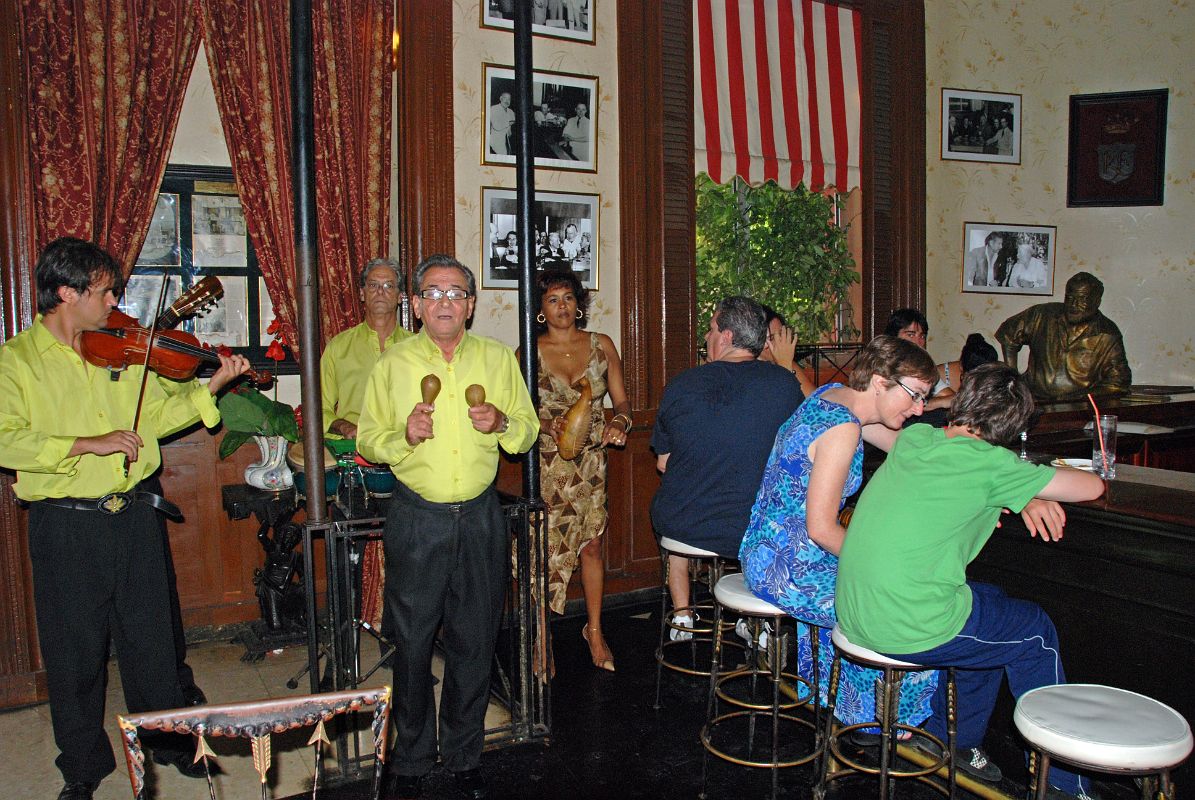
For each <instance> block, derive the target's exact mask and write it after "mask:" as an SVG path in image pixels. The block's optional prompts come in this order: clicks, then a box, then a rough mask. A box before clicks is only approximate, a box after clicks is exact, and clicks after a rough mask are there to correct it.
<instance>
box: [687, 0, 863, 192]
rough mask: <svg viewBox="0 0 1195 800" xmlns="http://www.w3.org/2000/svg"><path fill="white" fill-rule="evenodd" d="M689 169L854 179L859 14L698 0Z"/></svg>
mask: <svg viewBox="0 0 1195 800" xmlns="http://www.w3.org/2000/svg"><path fill="white" fill-rule="evenodd" d="M693 26H694V29H693V41H694V48H693V56H694V58H693V61H694V69H693V81H694V87H693V89H694V91H693V113H694V134H695V142H694V144H695V147H696V151H697V152H696V165H697V172H706V173H708V174H709V176H710V177H711V178H713V179H714V180H715V181H717V182H718V183H724V182H726V181H728V180H730V179H731V178H732V177H734V176H735V175H738V176H740V177H742V178H743V179H745V180H747V181H748V182H750V183H752V184H759V183H763V182H764V181H768V180H774V181H776V182H777V183H778V184H780V185H781V186H783V187H784V188H786V189H792V188H793V187H795V186H797V185H798V184H800V183H804V184H805V185H806V186H808V187H809V188H810V189H814V190H818V189H821V188H822V187H824V186H825V185H827V184H832V185H833V186H835V187H837V188H838V189H839V190H840V191H846V190H848V189H850V188H853V187H855V186H858V185H859V164H860V156H859V151H860V145H859V121H860V116H861V114H860V108H861V106H860V99H859V94H860V92H859V74H860V63H859V62H860V58H861V52H862V47H861V42H860V36H861V27H862V24H861V21H860V16H859V12H857V11H852V10H850V9H846V8H841V7H839V6H834V5H829V4H827V3H820V2H816V1H815V0H698V1H697V13H696V14H695V15H694V19H693Z"/></svg>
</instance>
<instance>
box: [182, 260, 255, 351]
mask: <svg viewBox="0 0 1195 800" xmlns="http://www.w3.org/2000/svg"><path fill="white" fill-rule="evenodd" d="M220 282H221V283H222V284H224V296H223V297H221V298H220V300H219V301H217V302H216V304H215V305H214V306H212V307H211V309H210V310H209V311H208V312H207V313H206V314H204V315H203V316H202V317H199V318H197V319H196V320H195V335H196V336H197V337H199V339H200V340H201V341H203V342H204V343H206V344H210V345H212V346H213V347H218V346H219V345H227V346H228V347H248V345H249V299H248V291H247V286H248V282H247V280H246V278H245V277H244V276H232V275H225V276H224V277H222V278H221V279H220Z"/></svg>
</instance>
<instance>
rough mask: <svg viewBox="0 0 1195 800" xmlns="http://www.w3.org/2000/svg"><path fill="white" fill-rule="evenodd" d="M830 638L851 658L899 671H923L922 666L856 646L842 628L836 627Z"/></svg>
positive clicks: (859, 645)
mask: <svg viewBox="0 0 1195 800" xmlns="http://www.w3.org/2000/svg"><path fill="white" fill-rule="evenodd" d="M830 638H831V639H833V640H834V646H835V647H837V648H838V649H839V650H841V651H842V652H843V653H845V654H846V655H848V656H850V657H851V658H854V659H857V660H860V661H868V662H871V663H872V664H880V665H888V666H891V667H896V668H897V669H922V666H921V665H920V664H914V663H912V662H909V661H898V660H897V659H895V658H889V657H888V656H884V655H880V654H879V653H877V652H876V651H874V650H868V649H867V648H866V647H864V646H863V645H861V644H855V643H854V642H852V641H851V640H850V639H848V638H847V635H846V634H845V633H843V632H842V628H840V627H839V626H837V625H835V626H834V630H833V631H831V632H830Z"/></svg>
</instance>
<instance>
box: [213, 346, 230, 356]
mask: <svg viewBox="0 0 1195 800" xmlns="http://www.w3.org/2000/svg"><path fill="white" fill-rule="evenodd" d="M216 352H217V353H219V354H220V355H222V356H224V357H225V358H228V357H229V356H231V355H232V348H231V347H229V346H228V345H226V344H222V345H220V346H219V347H217V348H216Z"/></svg>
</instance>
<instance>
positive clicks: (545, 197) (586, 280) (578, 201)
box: [479, 186, 599, 290]
mask: <svg viewBox="0 0 1195 800" xmlns="http://www.w3.org/2000/svg"><path fill="white" fill-rule="evenodd" d="M481 207H482V209H483V213H484V217H483V220H484V221H483V223H482V231H481V242H482V249H481V260H480V262H479V263H480V264H481V265H482V269H481V275H482V277H481V287H482V288H483V289H515V288H517V287H518V285H519V276H520V275H521V274H522V273H521V269H522V263H523V254H522V253H521V252H519V241H518V238H519V237H518V233H517V230H518V229H517V226H516V223H517V221H518V215H517V209H516V205H515V190H514V189H498V188H496V187H492V186H486V187H483V188H482V190H481ZM598 207H599V195H596V194H565V193H563V192H536V193H535V203H534V204H533V206H532V209H533V214H534V218H533V219H532V220H531V226H532V231H533V233H534V235H535V247H534V249H535V254H534V260H535V268H536V270H545V269H560V270H572V272H573V273H574V274H575V275H576V276H577V278H578V279H579V280H580V281H581V284H582V285H583V286H584V287H585V288H586V289H594V290H596V289H597V288H598Z"/></svg>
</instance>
